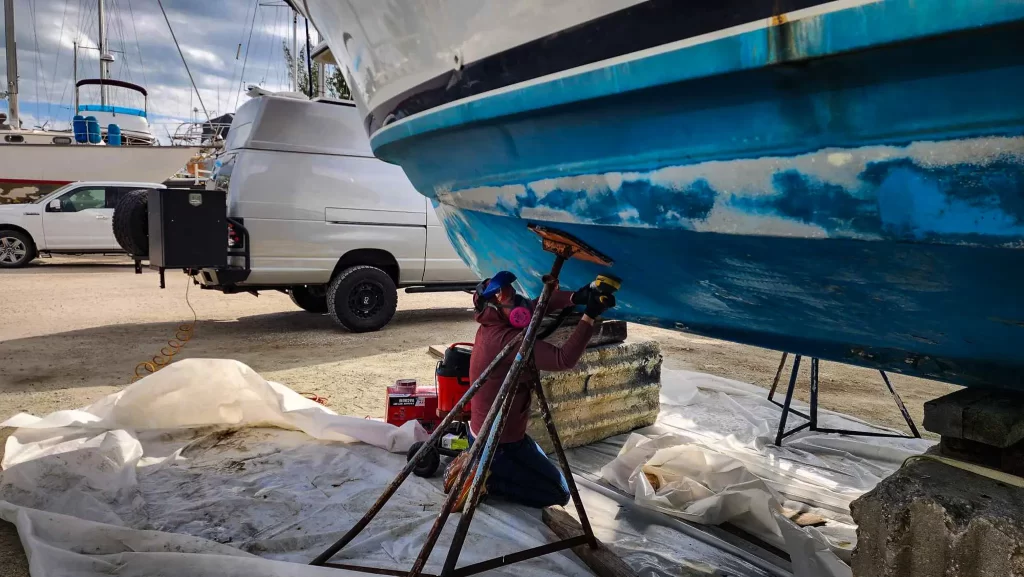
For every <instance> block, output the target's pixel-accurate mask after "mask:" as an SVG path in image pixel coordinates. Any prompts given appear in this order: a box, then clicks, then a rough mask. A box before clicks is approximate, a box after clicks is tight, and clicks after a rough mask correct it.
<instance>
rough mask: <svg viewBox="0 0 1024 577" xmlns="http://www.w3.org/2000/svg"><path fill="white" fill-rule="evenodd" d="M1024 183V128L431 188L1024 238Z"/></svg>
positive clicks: (521, 201) (729, 221)
mask: <svg viewBox="0 0 1024 577" xmlns="http://www.w3.org/2000/svg"><path fill="white" fill-rule="evenodd" d="M553 170H554V169H553ZM1021 191H1024V137H1019V136H1018V137H986V138H974V139H962V140H951V141H922V142H914V143H912V144H909V145H907V146H904V147H896V146H867V147H861V148H855V149H834V148H828V149H822V150H819V151H816V152H813V153H809V154H804V155H798V156H793V157H764V158H757V159H737V160H731V161H711V162H704V163H698V164H692V165H680V166H666V167H662V168H659V169H657V170H652V171H647V172H619V171H613V172H603V173H595V174H584V175H575V176H564V177H556V178H546V179H539V180H534V181H531V182H528V183H519V184H503V185H499V186H484V187H474V188H467V189H461V190H451V189H450V188H446V187H438V188H436V189H435V191H434V192H435V196H436V198H437V200H438V201H440V202H441V203H443V204H446V205H449V206H453V207H457V208H461V209H468V210H474V211H479V212H484V213H488V214H496V215H500V216H510V217H515V218H523V219H529V220H538V221H548V222H564V223H576V224H595V225H602V226H622V227H630V228H666V229H683V230H693V231H697V232H712V233H722V234H738V235H756V236H776V237H794V238H844V239H858V240H872V241H877V240H900V241H916V242H934V243H941V244H961V245H966V246H975V245H985V246H999V247H1003V248H1021V246H1022V244H1024V197H1022V192H1021Z"/></svg>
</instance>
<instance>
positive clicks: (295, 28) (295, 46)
mask: <svg viewBox="0 0 1024 577" xmlns="http://www.w3.org/2000/svg"><path fill="white" fill-rule="evenodd" d="M298 91H299V13H298V12H292V92H298Z"/></svg>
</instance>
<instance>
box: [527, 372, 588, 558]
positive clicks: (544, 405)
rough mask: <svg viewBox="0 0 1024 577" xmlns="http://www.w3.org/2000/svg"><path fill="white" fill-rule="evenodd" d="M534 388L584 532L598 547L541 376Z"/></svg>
mask: <svg viewBox="0 0 1024 577" xmlns="http://www.w3.org/2000/svg"><path fill="white" fill-rule="evenodd" d="M533 390H534V391H536V393H537V404H538V405H540V414H541V416H542V417H543V418H544V425H545V426H547V428H548V436H549V437H551V444H552V445H554V447H555V455H557V456H558V464H559V465H560V466H561V467H562V474H563V475H565V484H566V485H568V486H569V495H570V496H571V497H572V503H573V505H575V506H576V513H577V514H578V515H579V517H580V525H582V526H583V534H584V535H586V536H587V540H588V544H589V545H590V548H591V549H596V548H597V537H595V536H594V529H593V528H592V527H591V526H590V518H589V517H587V511H586V510H585V509H584V508H583V498H582V497H580V490H579V488H577V487H576V481H575V480H574V479H573V478H572V468H571V467H570V466H569V459H567V458H565V449H563V448H562V440H561V439H560V438H559V437H558V429H557V428H556V427H555V421H554V418H553V417H552V415H551V408H550V407H549V406H548V399H547V397H546V396H545V395H544V387H543V386H542V385H541V384H540V379H539V378H538V379H537V380H536V382H534V386H533Z"/></svg>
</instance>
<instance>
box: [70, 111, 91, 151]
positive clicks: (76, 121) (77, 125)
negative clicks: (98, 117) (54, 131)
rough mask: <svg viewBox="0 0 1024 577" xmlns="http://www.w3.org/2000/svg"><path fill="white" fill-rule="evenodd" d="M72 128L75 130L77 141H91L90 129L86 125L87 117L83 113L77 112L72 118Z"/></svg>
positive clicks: (81, 142)
mask: <svg viewBox="0 0 1024 577" xmlns="http://www.w3.org/2000/svg"><path fill="white" fill-rule="evenodd" d="M71 128H72V130H74V132H75V142H77V143H79V144H85V143H86V142H89V131H88V129H87V128H86V127H85V117H84V116H82V115H81V114H76V115H75V117H74V118H72V119H71Z"/></svg>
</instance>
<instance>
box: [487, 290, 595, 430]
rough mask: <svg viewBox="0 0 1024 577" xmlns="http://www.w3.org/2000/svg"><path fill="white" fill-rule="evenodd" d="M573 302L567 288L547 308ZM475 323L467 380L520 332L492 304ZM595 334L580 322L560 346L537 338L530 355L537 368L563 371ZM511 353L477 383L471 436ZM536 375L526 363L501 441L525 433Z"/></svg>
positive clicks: (491, 400) (509, 363)
mask: <svg viewBox="0 0 1024 577" xmlns="http://www.w3.org/2000/svg"><path fill="white" fill-rule="evenodd" d="M571 305H572V293H571V292H569V291H555V293H554V294H552V295H551V301H550V305H549V307H548V309H549V310H553V311H554V310H558V309H563V308H565V307H567V306H571ZM476 322H478V323H480V328H478V329H477V330H476V339H475V340H474V341H473V355H472V356H471V357H470V360H469V378H470V381H476V379H477V378H479V377H480V373H482V372H484V369H486V368H487V365H489V364H491V361H493V360H494V357H496V356H497V355H498V353H499V352H501V349H502V348H504V347H505V345H507V344H508V343H509V341H511V340H512V339H514V338H515V337H516V335H518V334H519V332H520V330H522V329H517V328H515V327H513V326H512V325H510V324H509V323H508V321H507V320H505V318H504V316H503V315H502V314H501V313H500V312H498V311H497V310H495V309H494V308H493V307H484V310H483V311H482V312H479V313H477V314H476ZM593 334H594V326H593V325H591V324H589V323H584V322H581V323H580V324H579V325H578V326H577V327H576V330H575V331H573V333H572V336H570V337H569V340H567V341H565V343H563V344H562V346H561V347H557V346H555V345H552V344H548V343H546V342H544V341H540V340H538V341H537V344H536V345H534V347H533V358H534V360H535V361H536V364H537V368H538V369H540V370H543V371H564V370H568V369H571V368H573V367H574V366H576V362H577V361H579V360H580V356H581V355H582V354H583V351H584V349H586V347H587V343H588V342H589V341H590V337H591V336H592V335H593ZM513 359H515V355H514V354H510V355H508V356H507V357H505V359H504V360H503V361H502V362H500V363H499V364H498V366H497V367H495V368H494V370H493V371H491V375H490V376H489V377H488V378H487V381H486V382H484V384H483V385H481V386H480V390H478V391H477V393H476V395H475V396H474V397H473V402H472V420H471V421H470V428H471V429H472V431H473V436H474V437H475V436H477V433H479V432H480V427H481V426H483V423H484V419H486V418H487V412H488V411H489V410H490V409H491V404H492V403H494V398H495V397H496V396H498V391H499V390H500V389H501V383H502V381H504V380H505V375H507V374H508V370H509V368H511V367H512V361H513ZM535 377H536V375H535V374H534V373H532V370H531V369H530V368H529V365H527V367H526V368H524V369H523V372H522V373H520V376H519V386H518V387H517V388H516V393H515V400H513V401H512V409H511V411H510V412H509V416H508V420H507V421H506V422H505V430H504V431H502V433H501V439H499V442H501V443H514V442H516V441H519V440H521V439H522V438H523V437H524V436H525V435H526V425H527V423H528V422H529V419H530V383H531V382H532V381H533V379H534V378H535Z"/></svg>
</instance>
